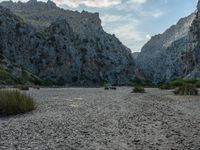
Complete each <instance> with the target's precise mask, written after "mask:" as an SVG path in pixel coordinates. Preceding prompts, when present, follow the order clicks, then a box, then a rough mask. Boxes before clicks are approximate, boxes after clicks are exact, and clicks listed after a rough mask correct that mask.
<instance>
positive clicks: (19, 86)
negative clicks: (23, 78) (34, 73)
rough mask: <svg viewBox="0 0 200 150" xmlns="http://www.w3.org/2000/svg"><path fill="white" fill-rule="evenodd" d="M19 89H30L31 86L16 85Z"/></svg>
mask: <svg viewBox="0 0 200 150" xmlns="http://www.w3.org/2000/svg"><path fill="white" fill-rule="evenodd" d="M15 88H17V89H19V90H21V91H28V90H29V87H28V86H26V85H16V87H15Z"/></svg>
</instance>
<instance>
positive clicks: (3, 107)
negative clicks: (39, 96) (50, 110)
mask: <svg viewBox="0 0 200 150" xmlns="http://www.w3.org/2000/svg"><path fill="white" fill-rule="evenodd" d="M34 109H35V103H34V100H33V99H32V98H31V97H30V96H27V95H25V94H22V93H20V92H19V91H6V90H1V91H0V115H16V114H20V113H25V112H29V111H32V110H34Z"/></svg>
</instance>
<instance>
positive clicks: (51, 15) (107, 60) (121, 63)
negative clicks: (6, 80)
mask: <svg viewBox="0 0 200 150" xmlns="http://www.w3.org/2000/svg"><path fill="white" fill-rule="evenodd" d="M1 5H3V6H4V7H7V8H9V9H11V11H12V12H13V13H14V14H15V15H14V14H13V13H12V12H11V11H9V10H8V9H5V8H3V7H0V39H1V41H0V53H1V55H3V56H4V57H5V58H7V59H9V60H10V61H11V62H13V63H14V64H15V65H16V66H18V67H20V68H23V69H25V70H27V71H28V72H30V73H33V74H34V75H37V76H39V77H40V78H42V79H45V80H51V81H54V82H56V83H57V84H65V85H83V86H96V85H103V84H104V83H111V84H128V83H129V82H130V80H132V79H133V78H134V61H133V58H132V55H131V52H130V50H129V49H128V48H127V47H125V46H124V45H123V44H122V43H121V42H120V41H119V40H118V39H117V38H116V37H115V36H114V35H110V34H107V33H105V32H104V31H103V28H102V27H101V20H100V19H99V16H98V14H97V13H95V14H92V13H88V12H82V13H79V12H73V11H66V10H63V9H60V8H58V7H57V6H56V5H55V4H54V3H53V2H51V1H48V2H47V3H43V2H37V1H35V0H31V1H29V2H27V3H21V2H18V3H13V2H2V3H1ZM18 16H20V17H18ZM21 18H22V19H21Z"/></svg>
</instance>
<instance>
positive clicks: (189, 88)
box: [174, 84, 198, 95]
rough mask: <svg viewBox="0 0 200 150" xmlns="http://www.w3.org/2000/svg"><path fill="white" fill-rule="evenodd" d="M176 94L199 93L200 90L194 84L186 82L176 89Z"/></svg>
mask: <svg viewBox="0 0 200 150" xmlns="http://www.w3.org/2000/svg"><path fill="white" fill-rule="evenodd" d="M174 94H175V95H198V90H197V89H196V86H195V85H193V84H185V85H184V86H181V87H178V88H176V89H175V91H174Z"/></svg>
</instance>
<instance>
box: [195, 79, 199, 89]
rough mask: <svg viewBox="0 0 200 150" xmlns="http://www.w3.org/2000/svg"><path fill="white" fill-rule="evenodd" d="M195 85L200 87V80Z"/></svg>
mask: <svg viewBox="0 0 200 150" xmlns="http://www.w3.org/2000/svg"><path fill="white" fill-rule="evenodd" d="M195 85H196V88H200V80H198V81H197V82H196V83H195Z"/></svg>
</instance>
